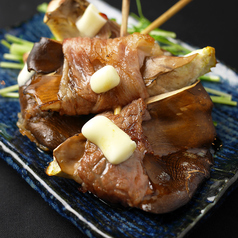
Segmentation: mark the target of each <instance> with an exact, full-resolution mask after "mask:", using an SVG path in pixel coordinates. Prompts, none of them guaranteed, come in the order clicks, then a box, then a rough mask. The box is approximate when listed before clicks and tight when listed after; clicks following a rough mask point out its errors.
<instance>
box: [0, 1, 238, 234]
mask: <svg viewBox="0 0 238 238" xmlns="http://www.w3.org/2000/svg"><path fill="white" fill-rule="evenodd" d="M106 2H108V3H110V4H111V5H114V6H116V7H118V8H121V1H109V0H107V1H106ZM141 2H142V9H143V14H144V16H146V17H147V18H148V19H149V20H151V21H152V20H154V19H156V18H157V17H158V16H159V15H161V14H162V13H163V12H165V11H166V10H167V9H168V8H169V7H170V6H172V5H173V4H174V3H176V1H174V0H156V1H155V0H153V1H152V0H141ZM40 3H42V1H40V0H24V1H23V0H21V1H17V0H12V1H7V0H1V3H0V28H3V27H8V26H14V25H17V24H19V23H20V22H22V21H26V20H28V19H29V18H31V17H32V16H33V15H34V14H35V13H36V7H37V5H38V4H40ZM131 11H133V12H135V13H137V10H136V6H135V0H131ZM237 27H238V17H237V2H236V1H235V0H226V1H215V0H210V1H209V0H193V2H191V3H190V4H189V5H188V6H186V7H185V8H184V9H183V10H182V11H181V12H179V13H178V14H177V15H176V16H174V17H173V18H171V19H170V20H169V21H168V22H166V23H165V24H164V25H163V26H162V27H161V28H163V29H165V30H169V31H175V32H176V33H177V38H179V39H181V40H183V41H185V42H188V43H190V44H192V45H195V46H197V47H199V48H202V47H205V46H208V45H210V46H213V47H215V48H216V55H217V58H218V60H219V61H222V62H224V63H225V64H226V65H228V66H230V67H232V68H233V69H235V70H238V65H237V60H236V57H237V53H238V50H237V43H238V41H237V40H238V32H237ZM237 224H238V190H237V189H236V190H234V191H230V193H229V196H228V197H226V198H225V199H222V201H221V202H220V204H219V206H218V207H216V209H213V210H212V212H211V213H210V216H209V217H208V218H206V219H204V220H203V221H202V222H201V223H199V224H198V225H197V226H196V227H195V228H194V229H193V230H192V231H191V232H190V233H189V234H188V235H187V236H186V238H200V237H203V238H214V237H216V238H220V237H226V238H234V237H238V226H237ZM0 237H1V238H9V237H14V238H25V237H30V238H40V237H43V238H55V237H58V238H63V237H67V238H71V237H83V235H82V234H81V233H80V232H79V230H78V229H77V228H76V227H74V225H73V224H71V223H70V222H69V221H67V220H66V219H65V218H62V217H61V216H60V215H59V214H58V213H57V212H56V211H54V210H53V209H52V208H50V207H49V205H48V204H47V203H46V202H44V200H43V199H42V198H41V197H40V195H39V194H38V193H37V192H35V191H34V190H33V189H32V188H31V187H30V186H29V185H28V184H27V183H26V182H25V181H24V180H23V179H22V178H21V177H20V175H18V174H17V172H16V171H15V170H14V169H12V168H11V167H10V166H8V165H7V164H6V162H4V161H3V160H1V159H0Z"/></svg>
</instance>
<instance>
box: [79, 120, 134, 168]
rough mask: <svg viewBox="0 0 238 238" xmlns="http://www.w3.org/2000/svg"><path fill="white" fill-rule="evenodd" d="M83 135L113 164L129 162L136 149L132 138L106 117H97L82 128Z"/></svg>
mask: <svg viewBox="0 0 238 238" xmlns="http://www.w3.org/2000/svg"><path fill="white" fill-rule="evenodd" d="M82 134H83V135H84V136H85V137H86V138H87V139H88V140H89V141H91V142H92V143H94V144H96V145H97V146H98V147H99V148H100V149H101V151H102V152H103V154H104V155H105V157H106V159H107V160H108V161H109V162H110V163H112V164H119V163H122V162H123V161H125V160H127V159H128V158H129V157H130V156H131V155H132V154H133V152H134V150H135V149H136V143H135V142H134V141H133V140H131V138H130V136H129V135H127V134H126V133H125V132H124V131H123V130H121V129H120V128H119V127H118V126H117V125H115V124H114V123H113V122H112V121H111V120H110V119H108V118H107V117H104V116H95V117H93V118H92V119H91V120H89V121H88V122H87V123H86V124H85V125H84V126H83V128H82Z"/></svg>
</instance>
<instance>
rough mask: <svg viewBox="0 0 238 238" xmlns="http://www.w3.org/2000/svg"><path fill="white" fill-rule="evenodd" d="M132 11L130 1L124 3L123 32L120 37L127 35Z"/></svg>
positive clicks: (124, 0) (125, 0) (126, 0)
mask: <svg viewBox="0 0 238 238" xmlns="http://www.w3.org/2000/svg"><path fill="white" fill-rule="evenodd" d="M129 11H130V0H123V1H122V22H121V31H120V36H126V35H127V22H128V16H129Z"/></svg>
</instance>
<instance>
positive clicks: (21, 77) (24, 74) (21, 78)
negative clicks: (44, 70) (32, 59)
mask: <svg viewBox="0 0 238 238" xmlns="http://www.w3.org/2000/svg"><path fill="white" fill-rule="evenodd" d="M34 73H35V71H30V72H29V71H28V69H27V63H25V65H24V67H23V69H22V70H21V71H20V73H19V74H18V77H17V82H18V85H19V87H20V86H23V85H25V84H26V82H27V81H28V80H29V79H30V78H31V77H32V76H33V75H34Z"/></svg>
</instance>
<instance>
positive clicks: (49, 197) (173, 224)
mask: <svg viewBox="0 0 238 238" xmlns="http://www.w3.org/2000/svg"><path fill="white" fill-rule="evenodd" d="M42 19H43V15H42V14H37V15H35V16H34V17H33V18H32V19H31V20H29V21H28V22H26V23H23V24H21V25H20V26H19V27H16V28H12V29H10V30H8V31H7V32H6V30H0V39H2V38H3V37H4V34H5V33H10V34H13V35H16V36H20V37H23V38H24V39H27V40H31V41H38V40H39V39H40V37H41V36H45V37H50V36H51V33H50V31H49V29H48V28H47V26H45V25H44V24H43V22H42ZM36 29H37V30H36ZM6 52H7V49H6V48H5V47H4V46H2V45H0V61H2V60H3V54H4V53H6ZM18 72H19V71H18V70H9V69H2V68H0V81H2V80H4V81H5V83H6V86H9V85H13V84H16V78H17V75H18ZM213 74H216V75H219V76H220V77H221V78H222V82H221V83H219V84H212V83H204V85H205V86H207V87H210V88H214V89H218V90H222V91H224V92H227V93H231V94H232V95H233V98H234V100H235V101H238V75H237V74H236V73H235V72H234V71H232V70H230V69H229V68H227V67H226V66H225V65H223V64H218V66H217V67H216V69H215V70H213ZM0 87H2V86H0ZM19 111H20V106H19V102H18V99H7V98H2V97H0V158H2V159H3V160H5V161H6V162H7V163H8V164H9V165H11V166H12V167H13V168H14V169H15V170H16V171H17V172H18V173H20V174H21V176H22V177H23V178H24V179H25V180H26V182H27V183H29V184H30V186H31V187H32V188H33V189H35V190H36V191H38V192H39V193H40V194H41V196H42V198H43V199H44V200H45V201H46V202H48V203H49V204H50V205H51V206H52V207H53V208H54V209H55V210H56V211H57V212H59V213H60V214H61V215H62V216H64V217H65V218H67V219H69V220H70V221H71V222H72V223H73V224H75V225H76V226H77V227H78V228H79V229H80V230H81V231H82V232H83V233H84V234H85V235H87V236H89V237H183V236H184V235H185V234H186V233H187V232H188V231H189V230H190V229H191V228H192V227H193V226H194V225H195V224H196V223H197V222H199V221H200V220H201V219H204V217H206V215H207V214H209V211H210V209H211V208H212V207H214V206H215V205H216V204H217V203H218V201H219V200H220V198H221V197H222V196H224V194H226V192H227V191H228V190H229V188H232V187H235V186H236V184H237V177H238V172H237V168H238V156H237V152H238V151H237V148H238V132H237V128H238V120H237V119H238V107H231V106H225V105H215V107H214V110H213V119H214V121H216V122H217V123H218V126H217V134H218V137H219V138H220V139H221V140H222V142H223V147H222V149H221V150H219V151H217V152H216V154H215V164H214V166H213V168H212V171H211V178H210V179H209V180H207V181H206V182H205V183H204V184H203V185H202V186H201V187H200V189H199V190H198V191H197V193H196V194H195V196H194V197H193V198H192V199H191V201H190V202H189V203H188V204H187V205H185V206H184V207H182V208H180V209H178V210H176V211H174V212H172V213H169V214H163V215H155V214H149V213H145V212H143V211H140V210H138V209H125V208H122V207H113V206H110V205H109V204H106V203H104V202H102V201H101V200H99V199H98V198H96V197H95V196H93V195H92V194H90V193H81V192H80V191H79V190H78V189H77V188H78V185H77V184H76V183H75V182H74V181H71V180H66V179H63V178H55V177H48V176H47V175H46V174H45V168H46V167H47V165H48V164H49V162H50V161H51V160H52V156H51V154H48V153H45V152H43V151H41V150H39V149H38V148H37V147H36V146H35V144H34V143H31V142H30V141H29V139H28V138H27V137H23V136H22V135H21V134H20V133H19V131H18V128H17V126H16V122H17V120H18V118H17V113H18V112H19Z"/></svg>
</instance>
